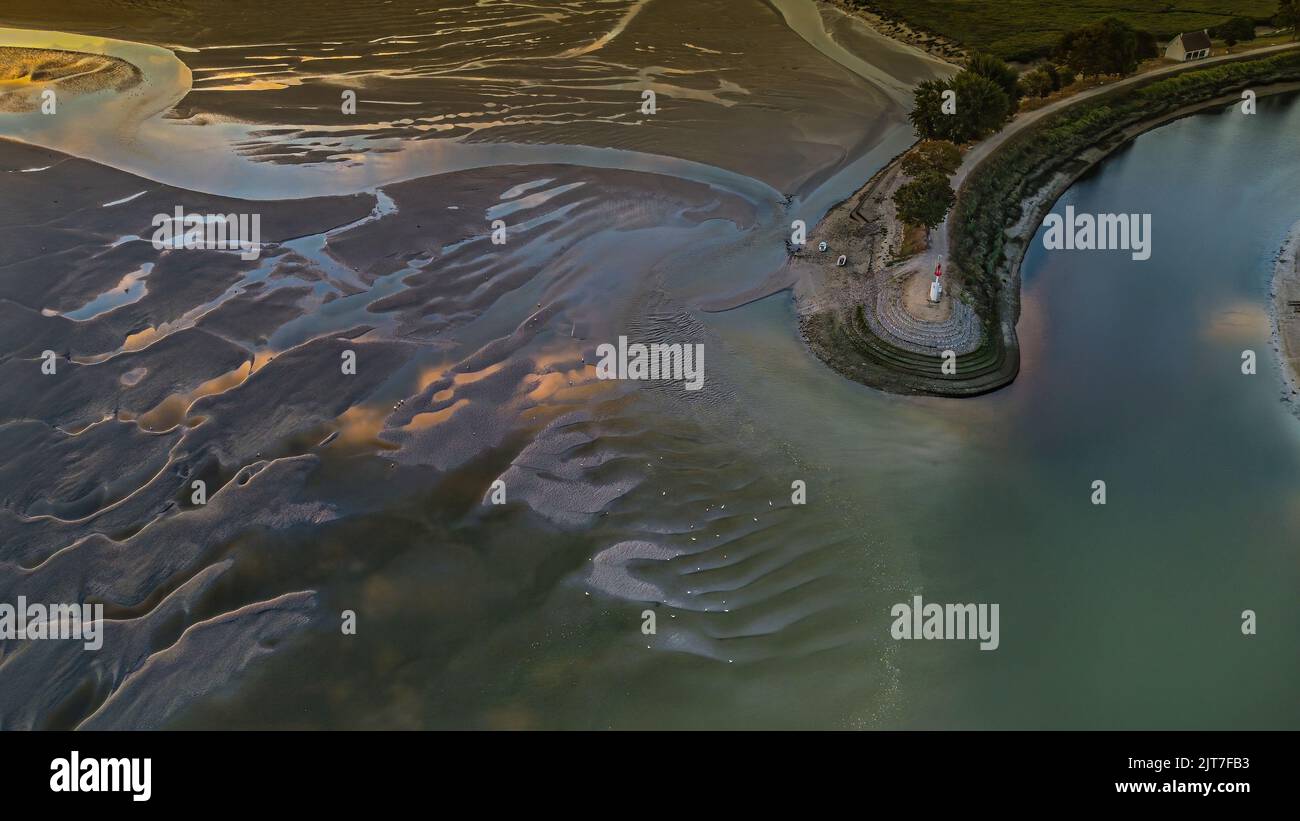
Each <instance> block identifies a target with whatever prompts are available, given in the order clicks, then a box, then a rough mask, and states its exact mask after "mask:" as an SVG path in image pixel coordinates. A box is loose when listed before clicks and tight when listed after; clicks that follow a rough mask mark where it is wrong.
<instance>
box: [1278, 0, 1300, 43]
mask: <svg viewBox="0 0 1300 821" xmlns="http://www.w3.org/2000/svg"><path fill="white" fill-rule="evenodd" d="M1273 22H1274V23H1276V24H1277V25H1278V26H1279V27H1281V28H1289V29H1291V39H1292V40H1300V0H1279V2H1278V4H1277V15H1276V16H1275V17H1274V18H1273Z"/></svg>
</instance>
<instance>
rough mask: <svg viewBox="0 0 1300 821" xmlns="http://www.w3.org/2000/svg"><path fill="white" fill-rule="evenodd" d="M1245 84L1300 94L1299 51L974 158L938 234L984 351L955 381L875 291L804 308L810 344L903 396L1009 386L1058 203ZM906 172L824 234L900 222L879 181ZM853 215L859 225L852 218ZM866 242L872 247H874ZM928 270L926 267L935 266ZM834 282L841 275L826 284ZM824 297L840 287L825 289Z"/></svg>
mask: <svg viewBox="0 0 1300 821" xmlns="http://www.w3.org/2000/svg"><path fill="white" fill-rule="evenodd" d="M1246 88H1250V89H1252V90H1254V91H1255V92H1257V93H1258V94H1260V95H1263V94H1267V93H1270V92H1274V91H1285V90H1288V89H1300V49H1291V50H1286V51H1282V52H1275V53H1272V54H1267V55H1259V56H1256V57H1244V56H1243V57H1240V58H1235V59H1230V60H1223V61H1221V62H1216V63H1212V64H1207V65H1203V66H1196V65H1194V64H1193V65H1192V66H1189V67H1188V68H1186V69H1180V70H1177V72H1176V73H1165V74H1163V75H1151V76H1148V75H1139V76H1137V77H1133V78H1130V79H1129V80H1127V81H1124V82H1122V83H1119V84H1116V85H1115V87H1113V88H1110V89H1106V90H1095V91H1093V92H1088V93H1087V95H1086V96H1083V97H1082V98H1081V99H1077V100H1062V101H1058V103H1057V105H1058V106H1060V107H1059V108H1056V109H1054V110H1050V111H1043V112H1041V113H1035V114H1033V115H1025V116H1026V117H1027V119H1025V120H1024V121H1020V120H1017V121H1013V123H1012V125H1009V126H1007V128H1006V129H1004V130H1003V132H1002V133H1000V134H999V135H996V136H994V137H990V138H989V140H987V141H985V142H984V143H983V144H977V145H976V146H975V147H973V148H972V149H971V150H970V151H968V152H967V154H966V155H965V157H964V158H963V161H962V165H963V167H962V168H961V169H959V171H958V174H957V179H958V180H959V182H958V193H957V198H956V204H955V205H954V206H953V209H952V211H951V212H950V213H949V215H948V222H947V226H948V229H949V230H948V232H947V234H946V237H945V236H943V235H940V236H939V237H938V239H940V240H944V239H946V240H947V242H946V245H947V251H948V260H947V262H946V263H945V266H944V267H945V270H946V271H947V272H948V277H947V279H948V282H947V285H948V287H949V290H950V293H951V294H952V296H953V297H954V298H955V299H957V300H960V301H961V302H962V303H964V304H965V305H966V306H969V308H971V309H973V312H972V313H971V314H969V315H970V316H971V321H972V323H974V324H977V325H978V334H977V337H978V344H976V345H974V346H971V347H968V348H967V349H966V350H965V351H964V352H963V351H957V353H958V354H959V355H958V357H957V359H956V363H955V364H956V372H955V373H944V372H943V367H942V366H943V364H944V361H943V359H942V353H943V352H942V350H941V349H940V348H941V347H942V346H936V345H931V344H929V343H928V342H927V339H926V337H927V336H936V335H937V334H935V333H934V331H935V330H936V328H934V327H933V326H931V327H930V328H928V329H926V328H923V327H920V325H915V324H914V325H913V326H912V327H910V328H909V327H906V326H905V325H900V324H899V323H898V322H894V323H892V326H891V327H882V319H888V317H884V316H882V314H881V313H880V312H878V307H879V305H880V304H882V303H880V302H879V301H878V300H874V299H873V298H872V294H873V293H876V292H878V291H877V290H873V289H867V290H866V291H865V292H862V288H861V287H858V288H857V289H856V290H855V288H853V287H847V286H846V287H843V288H840V289H839V294H840V298H838V299H826V298H825V297H824V296H823V297H822V298H821V299H820V301H819V302H818V303H817V304H816V309H815V310H811V309H810V310H807V311H801V327H802V330H803V334H804V338H805V339H806V340H807V341H808V344H809V346H810V347H811V348H812V350H813V351H814V352H815V353H816V354H817V355H818V356H819V357H820V358H821V359H822V360H823V361H825V362H826V363H827V364H828V365H830V366H831V367H832V368H834V369H835V370H837V371H839V372H840V373H842V374H844V375H845V376H848V377H849V378H851V379H854V380H855V381H859V382H862V383H864V384H867V385H870V386H872V387H877V388H881V389H883V390H887V391H890V392H894V393H919V394H930V395H937V396H952V397H958V396H973V395H978V394H980V393H985V392H988V391H991V390H995V389H997V388H999V387H1002V386H1004V385H1006V384H1008V383H1010V382H1011V381H1012V380H1013V379H1015V377H1016V374H1017V373H1018V371H1019V362H1020V355H1019V347H1018V342H1017V337H1016V322H1017V319H1018V317H1019V311H1020V273H1019V272H1020V263H1021V260H1022V259H1023V257H1024V253H1025V250H1026V248H1027V246H1028V244H1029V242H1030V240H1032V238H1033V237H1034V235H1035V233H1036V231H1037V227H1038V224H1039V222H1040V221H1041V220H1042V218H1043V216H1044V215H1045V214H1046V213H1047V212H1048V211H1049V210H1050V208H1051V206H1052V204H1053V203H1054V202H1055V201H1056V200H1057V198H1058V197H1060V195H1061V194H1062V193H1064V192H1065V190H1066V189H1067V188H1068V187H1069V186H1070V185H1071V184H1072V183H1073V182H1074V181H1075V180H1076V179H1078V177H1079V176H1080V175H1081V174H1083V173H1084V172H1085V171H1086V170H1087V169H1088V168H1090V167H1092V166H1093V165H1095V164H1096V163H1098V162H1100V161H1101V160H1102V159H1104V158H1105V157H1106V156H1107V155H1108V154H1110V153H1111V152H1112V151H1114V150H1115V149H1116V148H1118V147H1119V146H1121V145H1123V144H1124V143H1125V142H1127V141H1129V140H1131V139H1133V138H1134V137H1136V136H1137V135H1138V134H1141V133H1142V132H1144V131H1147V130H1150V129H1151V128H1155V127H1156V126H1158V125H1160V124H1162V123H1164V122H1167V121H1168V120H1170V119H1173V118H1176V117H1179V116H1182V115H1185V114H1189V113H1191V112H1193V111H1195V110H1197V109H1198V108H1202V107H1205V106H1208V105H1212V104H1215V103H1221V104H1223V103H1227V102H1230V101H1232V100H1234V99H1237V98H1238V97H1239V94H1240V92H1241V91H1242V90H1243V89H1246ZM901 166H902V162H901V160H899V161H895V162H894V163H891V164H890V165H889V166H887V167H886V168H885V169H882V172H881V173H880V174H877V176H876V177H875V178H873V180H872V181H871V182H869V183H868V184H867V186H866V187H865V188H864V189H863V190H862V191H861V192H860V194H859V196H857V197H855V200H856V203H854V204H850V205H848V206H847V207H846V206H842V207H841V208H838V209H836V210H835V211H833V212H832V213H831V214H829V215H828V216H827V219H826V220H824V221H823V224H822V225H819V226H818V232H819V233H820V232H825V233H826V234H828V235H832V236H835V235H839V236H840V244H843V242H844V241H845V240H844V237H847V236H850V235H852V234H854V233H857V235H858V236H862V234H861V231H862V229H861V227H860V226H861V224H863V223H865V224H867V225H877V226H880V225H888V224H889V223H890V222H891V221H895V220H897V219H898V215H897V214H896V213H894V212H893V211H892V210H891V206H890V204H889V203H888V202H887V198H886V197H885V196H883V195H882V190H881V189H882V183H881V181H882V180H889V179H891V178H897V176H898V169H899V168H901ZM855 212H856V214H857V217H858V219H859V220H860V222H859V223H858V227H855V226H854V224H853V223H852V222H851V221H850V217H852V216H853V215H854V213H855ZM940 230H942V228H941V229H940ZM895 233H897V232H895ZM860 241H861V240H860ZM865 242H866V243H867V245H868V246H869V245H870V244H871V243H872V242H874V240H873V239H871V238H870V237H868V238H867V240H865ZM940 253H942V250H940ZM880 256H881V255H880V254H873V258H879V257H880ZM919 265H920V266H921V267H923V268H925V269H927V270H929V269H930V268H931V267H932V266H933V265H934V260H932V259H923V260H920V262H919ZM889 268H890V265H889V264H888V263H885V264H876V265H873V266H872V270H871V271H870V272H868V276H867V279H869V280H870V281H871V282H872V283H873V284H874V286H875V289H879V288H890V287H896V286H897V285H898V283H899V282H901V281H902V280H900V279H898V277H897V275H896V273H893V272H891V271H890V270H889ZM835 281H836V280H835V279H834V278H833V275H832V276H824V277H823V278H822V282H823V283H825V282H830V283H834V282H835ZM823 290H832V291H833V290H834V289H832V288H826V287H825V286H824V285H823ZM860 292H861V293H860ZM864 294H865V296H866V297H867V298H865V299H864V298H863V295H864ZM868 312H870V314H868ZM905 322H906V320H905ZM922 324H923V323H922ZM885 325H890V323H888V322H886V323H885ZM939 330H942V329H939ZM965 338H966V339H967V340H969V339H970V338H971V334H969V333H967V334H965Z"/></svg>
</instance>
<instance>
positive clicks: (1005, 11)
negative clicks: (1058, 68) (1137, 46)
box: [858, 0, 1277, 60]
mask: <svg viewBox="0 0 1300 821" xmlns="http://www.w3.org/2000/svg"><path fill="white" fill-rule="evenodd" d="M858 5H861V6H865V7H868V8H871V9H873V10H875V11H877V12H878V13H880V14H882V15H884V16H887V17H898V18H902V19H903V20H904V21H906V22H908V23H910V24H912V25H913V26H916V27H919V28H922V29H925V30H927V31H931V32H934V33H936V34H942V35H944V36H946V37H951V38H952V39H954V40H957V41H959V42H961V43H962V44H963V45H965V46H968V47H970V48H974V49H977V50H980V51H988V52H991V53H993V54H997V55H999V56H1000V57H1004V58H1006V59H1016V60H1024V59H1032V58H1034V57H1038V56H1042V55H1044V54H1046V53H1047V52H1048V51H1049V50H1050V49H1051V48H1052V46H1053V45H1055V43H1056V41H1057V39H1058V38H1059V37H1060V35H1061V33H1062V32H1064V31H1068V30H1070V29H1073V28H1077V27H1079V26H1082V25H1084V24H1087V23H1091V22H1094V21H1096V20H1100V19H1101V18H1103V17H1106V16H1109V15H1114V16H1116V17H1119V18H1121V19H1123V20H1126V21H1128V22H1129V23H1131V24H1133V25H1134V26H1136V27H1137V28H1140V29H1146V30H1147V31H1150V32H1152V33H1154V34H1155V35H1156V36H1157V37H1159V38H1161V39H1168V38H1171V37H1173V36H1174V35H1176V34H1179V33H1181V32H1185V31H1196V30H1199V29H1204V28H1211V27H1213V26H1216V25H1218V24H1219V23H1222V22H1224V21H1225V20H1227V19H1228V18H1230V17H1234V16H1243V17H1251V18H1254V19H1255V20H1256V21H1259V22H1264V21H1266V20H1268V19H1270V18H1271V17H1272V16H1273V14H1274V13H1275V12H1276V11H1277V0H1179V2H1178V3H1169V2H1157V1H1156V0H862V1H861V2H859V3H858ZM1143 7H1145V8H1146V9H1149V10H1142V9H1143Z"/></svg>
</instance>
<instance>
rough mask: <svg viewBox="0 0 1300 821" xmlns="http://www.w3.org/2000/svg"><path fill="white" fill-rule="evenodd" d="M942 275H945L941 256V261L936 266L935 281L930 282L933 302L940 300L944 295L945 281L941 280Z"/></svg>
mask: <svg viewBox="0 0 1300 821" xmlns="http://www.w3.org/2000/svg"><path fill="white" fill-rule="evenodd" d="M942 276H943V258H942V257H941V258H940V259H939V263H938V264H937V265H935V266H934V282H931V283H930V301H931V302H938V301H939V297H941V296H943V283H942V282H940V277H942Z"/></svg>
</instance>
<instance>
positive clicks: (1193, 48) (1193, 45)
mask: <svg viewBox="0 0 1300 821" xmlns="http://www.w3.org/2000/svg"><path fill="white" fill-rule="evenodd" d="M1165 56H1166V57H1168V58H1169V59H1170V60H1177V61H1178V62H1180V63H1185V62H1187V61H1188V60H1200V59H1202V58H1203V57H1209V56H1210V34H1209V32H1207V31H1192V32H1188V33H1187V34H1180V35H1178V36H1177V37H1175V38H1174V39H1173V41H1172V42H1170V43H1169V45H1168V46H1167V47H1166V48H1165Z"/></svg>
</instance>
